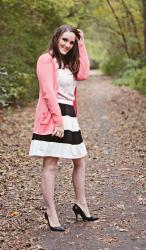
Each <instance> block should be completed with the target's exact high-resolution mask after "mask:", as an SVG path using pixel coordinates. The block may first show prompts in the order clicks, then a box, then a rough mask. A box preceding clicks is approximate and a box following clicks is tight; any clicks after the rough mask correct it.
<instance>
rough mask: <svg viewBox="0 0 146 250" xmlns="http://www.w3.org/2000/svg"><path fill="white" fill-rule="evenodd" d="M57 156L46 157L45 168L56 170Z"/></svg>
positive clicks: (44, 160)
mask: <svg viewBox="0 0 146 250" xmlns="http://www.w3.org/2000/svg"><path fill="white" fill-rule="evenodd" d="M57 162H58V158H57V157H44V159H43V168H44V169H47V170H48V171H55V170H56V168H57Z"/></svg>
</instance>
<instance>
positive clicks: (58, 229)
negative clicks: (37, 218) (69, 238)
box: [44, 212, 65, 232]
mask: <svg viewBox="0 0 146 250" xmlns="http://www.w3.org/2000/svg"><path fill="white" fill-rule="evenodd" d="M44 215H45V219H46V220H47V221H48V225H49V228H50V230H52V231H59V232H64V231H65V228H64V227H63V226H59V227H52V226H51V225H50V222H49V218H48V214H47V213H46V212H45V213H44Z"/></svg>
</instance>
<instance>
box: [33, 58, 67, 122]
mask: <svg viewBox="0 0 146 250" xmlns="http://www.w3.org/2000/svg"><path fill="white" fill-rule="evenodd" d="M36 73H37V78H38V81H39V86H40V89H41V90H42V95H43V98H44V100H45V102H46V104H47V107H48V110H49V111H50V113H51V115H52V118H53V121H54V124H55V125H56V126H62V125H63V119H62V115H61V110H60V107H59V104H58V102H57V97H56V94H55V90H54V65H53V62H52V59H51V58H50V57H49V55H48V54H43V55H41V56H40V57H39V59H38V61H37V69H36Z"/></svg>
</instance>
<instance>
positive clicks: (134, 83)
mask: <svg viewBox="0 0 146 250" xmlns="http://www.w3.org/2000/svg"><path fill="white" fill-rule="evenodd" d="M138 64H139V62H137V63H136V62H133V65H132V64H131V65H130V64H129V63H128V64H127V65H125V68H127V69H126V70H125V71H123V72H120V74H119V77H118V78H117V79H115V80H114V81H113V84H115V85H118V86H130V87H131V88H134V89H136V90H138V91H140V92H141V93H143V94H145V95H146V66H145V67H143V68H138V67H137V66H138Z"/></svg>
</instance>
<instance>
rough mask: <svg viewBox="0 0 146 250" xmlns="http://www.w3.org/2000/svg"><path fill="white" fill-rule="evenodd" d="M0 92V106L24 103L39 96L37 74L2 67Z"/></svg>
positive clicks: (0, 71)
mask: <svg viewBox="0 0 146 250" xmlns="http://www.w3.org/2000/svg"><path fill="white" fill-rule="evenodd" d="M0 93H1V95H0V107H7V106H9V105H17V104H20V105H24V104H25V103H26V102H28V101H31V100H33V99H34V98H36V96H37V83H36V80H35V75H34V74H32V73H24V72H18V71H12V68H10V69H8V68H7V69H6V67H2V68H1V70H0Z"/></svg>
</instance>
